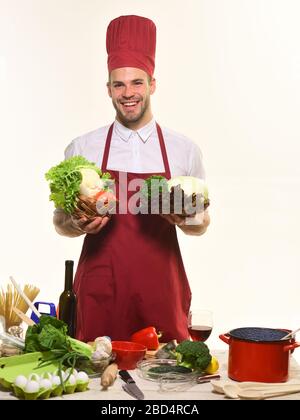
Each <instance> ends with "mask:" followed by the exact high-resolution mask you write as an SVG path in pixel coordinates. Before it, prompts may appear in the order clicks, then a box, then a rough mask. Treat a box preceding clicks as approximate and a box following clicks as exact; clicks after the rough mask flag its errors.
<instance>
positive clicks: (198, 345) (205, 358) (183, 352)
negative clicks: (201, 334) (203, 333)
mask: <svg viewBox="0 0 300 420" xmlns="http://www.w3.org/2000/svg"><path fill="white" fill-rule="evenodd" d="M175 352H176V358H177V365H178V366H184V367H186V368H190V369H193V370H198V371H201V372H202V371H204V370H205V369H206V368H207V366H208V365H209V363H210V361H211V355H210V353H209V348H208V347H207V345H206V344H205V343H203V342H202V341H190V340H185V341H182V342H181V343H180V344H178V346H177V347H176V349H175Z"/></svg>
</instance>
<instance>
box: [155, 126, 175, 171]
mask: <svg viewBox="0 0 300 420" xmlns="http://www.w3.org/2000/svg"><path fill="white" fill-rule="evenodd" d="M156 129H157V134H158V138H159V144H160V150H161V154H162V158H163V161H164V167H165V174H166V178H167V179H170V178H171V171H170V166H169V160H168V155H167V150H166V145H165V142H164V136H163V133H162V131H161V128H160V126H159V125H158V124H157V123H156Z"/></svg>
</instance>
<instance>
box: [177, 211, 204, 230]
mask: <svg viewBox="0 0 300 420" xmlns="http://www.w3.org/2000/svg"><path fill="white" fill-rule="evenodd" d="M209 224H210V217H209V214H208V211H207V210H205V211H204V212H203V213H199V214H197V215H196V216H194V217H191V218H186V224H184V225H181V226H178V227H179V228H180V229H181V230H182V231H183V232H184V233H185V234H186V235H195V236H200V235H203V234H204V233H205V232H206V230H207V228H208V226H209Z"/></svg>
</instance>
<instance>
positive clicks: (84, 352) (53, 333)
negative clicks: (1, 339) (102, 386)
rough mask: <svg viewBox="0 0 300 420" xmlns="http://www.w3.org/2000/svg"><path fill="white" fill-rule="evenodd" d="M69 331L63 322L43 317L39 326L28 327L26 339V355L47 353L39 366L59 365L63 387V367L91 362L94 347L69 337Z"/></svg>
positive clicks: (50, 317) (47, 316)
mask: <svg viewBox="0 0 300 420" xmlns="http://www.w3.org/2000/svg"><path fill="white" fill-rule="evenodd" d="M67 330H68V327H67V324H65V323H64V322H63V321H60V320H58V319H57V318H55V317H52V316H49V315H42V316H41V317H40V322H39V323H38V324H36V325H33V326H31V327H28V329H27V332H26V337H25V353H31V352H36V351H39V352H45V354H44V357H43V360H42V361H41V362H40V364H39V366H45V365H47V364H51V363H52V362H53V361H55V362H57V363H58V373H59V377H60V380H61V384H62V385H63V387H64V384H63V380H62V370H63V366H69V367H71V368H73V369H74V367H75V366H76V365H77V364H79V363H80V362H82V361H84V360H87V361H88V360H90V359H91V355H92V347H91V346H89V345H88V344H86V343H83V342H81V341H79V340H75V339H74V338H71V337H69V336H68V335H67ZM71 372H72V370H71ZM70 374H71V373H70ZM69 376H70V375H69ZM67 380H68V378H67V379H66V381H67Z"/></svg>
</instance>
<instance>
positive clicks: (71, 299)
mask: <svg viewBox="0 0 300 420" xmlns="http://www.w3.org/2000/svg"><path fill="white" fill-rule="evenodd" d="M73 266H74V261H65V290H64V291H63V292H62V294H61V295H60V297H59V306H58V318H59V319H60V320H61V321H64V322H65V323H66V324H67V325H68V335H69V336H70V337H75V332H76V303H77V302H76V301H77V299H76V294H75V292H74V290H73Z"/></svg>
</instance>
